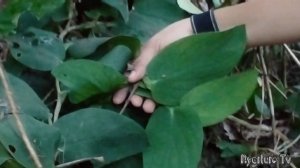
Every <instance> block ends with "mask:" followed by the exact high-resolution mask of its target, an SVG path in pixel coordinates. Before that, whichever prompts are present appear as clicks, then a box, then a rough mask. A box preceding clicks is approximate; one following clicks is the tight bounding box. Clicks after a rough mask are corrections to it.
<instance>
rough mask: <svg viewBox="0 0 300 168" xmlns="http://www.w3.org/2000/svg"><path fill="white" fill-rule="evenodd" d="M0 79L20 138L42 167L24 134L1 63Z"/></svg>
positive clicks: (37, 164)
mask: <svg viewBox="0 0 300 168" xmlns="http://www.w3.org/2000/svg"><path fill="white" fill-rule="evenodd" d="M0 79H1V81H2V85H3V87H4V90H5V94H6V97H7V101H8V106H9V108H10V109H11V112H12V114H13V116H14V117H15V119H16V124H17V129H18V130H19V132H20V134H21V138H22V140H23V141H24V143H25V146H26V148H27V150H28V152H29V154H30V157H31V158H32V159H33V161H34V164H35V166H36V167H37V168H42V167H43V166H42V163H41V161H40V160H39V157H38V155H37V153H36V151H35V150H34V148H33V146H32V144H31V142H30V140H29V137H28V135H27V134H26V131H25V128H24V125H23V123H22V121H21V119H20V117H19V110H18V108H17V105H16V103H15V101H14V98H13V93H12V91H11V90H10V87H9V84H8V81H7V79H6V76H5V70H4V68H3V65H2V63H0Z"/></svg>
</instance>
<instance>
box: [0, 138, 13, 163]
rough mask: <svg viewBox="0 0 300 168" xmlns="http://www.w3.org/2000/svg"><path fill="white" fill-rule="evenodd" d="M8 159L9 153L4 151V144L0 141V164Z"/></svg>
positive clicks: (9, 157)
mask: <svg viewBox="0 0 300 168" xmlns="http://www.w3.org/2000/svg"><path fill="white" fill-rule="evenodd" d="M9 159H11V156H10V154H9V153H8V152H7V151H6V149H5V148H4V146H3V145H2V144H1V143H0V166H1V165H2V164H3V163H5V162H6V161H7V160H9Z"/></svg>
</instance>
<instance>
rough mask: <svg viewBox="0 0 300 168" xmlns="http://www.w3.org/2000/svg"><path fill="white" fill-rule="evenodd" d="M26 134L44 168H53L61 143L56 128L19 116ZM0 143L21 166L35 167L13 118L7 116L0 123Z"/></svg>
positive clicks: (28, 117)
mask: <svg viewBox="0 0 300 168" xmlns="http://www.w3.org/2000/svg"><path fill="white" fill-rule="evenodd" d="M20 118H21V122H22V123H23V125H24V127H25V130H26V133H27V135H28V137H29V140H30V142H31V143H32V145H33V147H34V149H35V150H36V151H37V154H38V156H39V158H40V160H41V162H42V165H43V166H44V167H54V160H55V154H56V153H57V152H58V148H59V145H60V143H61V141H60V140H61V136H60V133H59V131H58V129H57V128H55V127H51V126H49V125H47V124H44V123H42V122H40V121H37V120H35V119H33V118H32V117H30V116H27V115H20ZM0 141H1V143H2V144H3V146H4V147H5V148H6V150H8V151H9V153H10V154H11V155H12V156H13V157H14V158H15V159H16V160H17V161H18V162H19V163H20V164H22V165H23V166H25V167H35V165H34V163H33V160H32V159H31V157H29V153H28V150H27V148H26V147H25V145H24V142H23V140H22V138H21V135H20V133H19V130H18V129H17V126H16V121H15V118H14V117H13V116H12V115H9V116H7V117H6V118H4V119H3V120H1V122H0Z"/></svg>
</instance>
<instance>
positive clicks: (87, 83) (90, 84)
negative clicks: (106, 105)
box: [52, 60, 126, 103]
mask: <svg viewBox="0 0 300 168" xmlns="http://www.w3.org/2000/svg"><path fill="white" fill-rule="evenodd" d="M52 75H53V76H55V78H56V79H57V80H59V81H61V82H62V83H63V84H64V85H65V86H67V87H68V88H69V89H70V93H69V99H70V101H71V102H72V103H79V102H81V101H83V100H85V99H87V98H90V97H91V96H94V95H97V94H106V93H109V92H112V91H114V90H116V89H118V88H120V87H121V86H122V85H123V84H125V83H126V78H125V77H124V76H123V75H122V74H120V73H119V72H117V71H116V70H114V69H112V68H111V67H108V66H105V65H103V64H101V63H99V62H96V61H91V60H71V61H67V62H65V63H63V64H61V65H59V66H58V67H56V68H55V69H54V70H53V71H52Z"/></svg>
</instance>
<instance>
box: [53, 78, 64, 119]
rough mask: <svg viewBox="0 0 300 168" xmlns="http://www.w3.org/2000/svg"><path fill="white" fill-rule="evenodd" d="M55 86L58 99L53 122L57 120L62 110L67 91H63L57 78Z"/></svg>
mask: <svg viewBox="0 0 300 168" xmlns="http://www.w3.org/2000/svg"><path fill="white" fill-rule="evenodd" d="M55 86H56V92H57V100H56V106H55V110H54V116H53V123H54V122H56V121H57V119H58V117H59V113H60V111H61V106H62V104H63V102H64V101H65V99H66V93H64V92H62V91H61V89H60V86H59V81H58V80H55Z"/></svg>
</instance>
